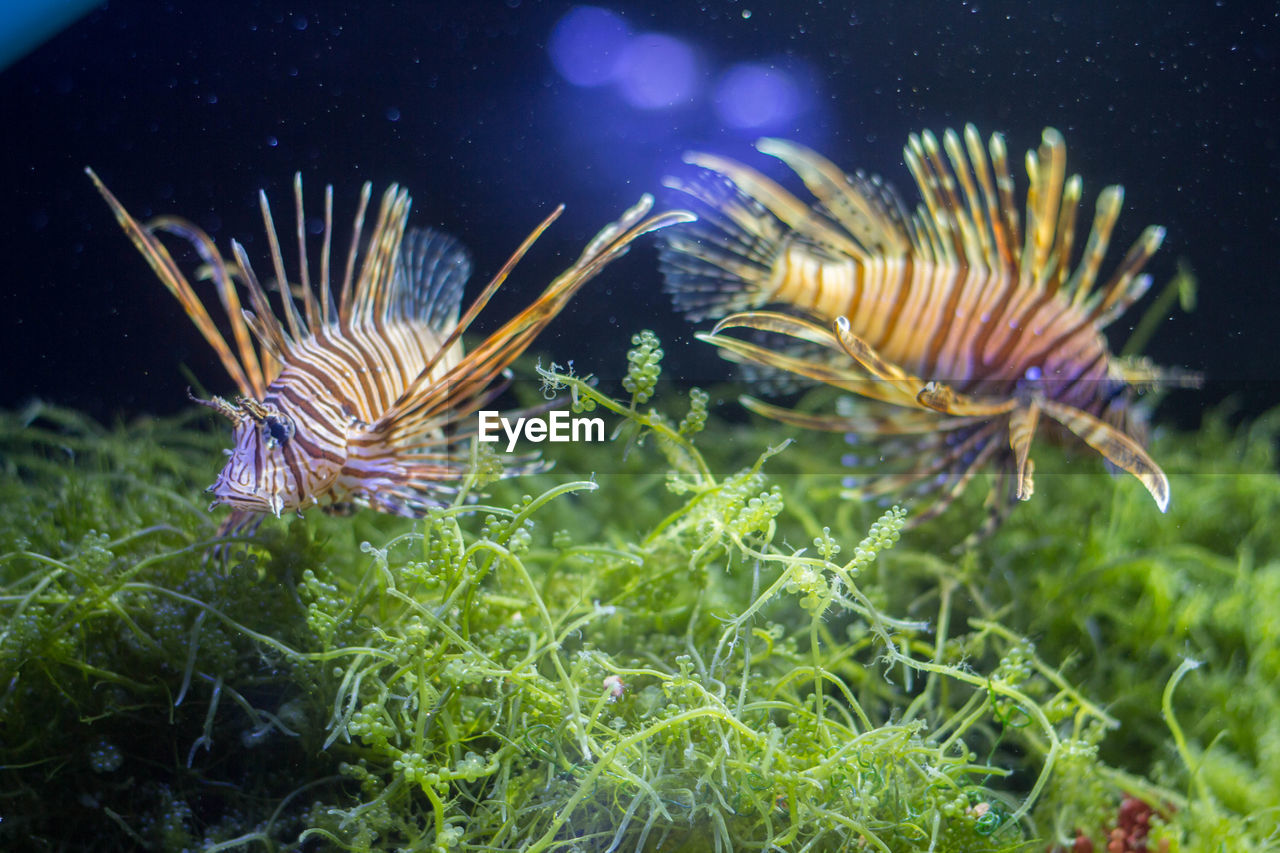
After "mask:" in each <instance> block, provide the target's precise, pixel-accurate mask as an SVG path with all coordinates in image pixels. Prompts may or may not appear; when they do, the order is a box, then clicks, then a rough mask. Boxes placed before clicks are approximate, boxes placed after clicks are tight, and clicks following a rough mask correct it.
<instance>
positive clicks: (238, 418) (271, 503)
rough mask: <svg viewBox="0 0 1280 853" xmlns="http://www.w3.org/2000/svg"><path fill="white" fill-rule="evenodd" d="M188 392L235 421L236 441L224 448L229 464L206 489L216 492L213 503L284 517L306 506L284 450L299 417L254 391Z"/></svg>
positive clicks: (198, 401)
mask: <svg viewBox="0 0 1280 853" xmlns="http://www.w3.org/2000/svg"><path fill="white" fill-rule="evenodd" d="M188 394H189V396H191V399H192V400H193V401H195V402H197V403H199V404H200V405H202V406H207V407H209V408H211V409H213V410H214V411H216V412H217V413H218V414H220V415H223V416H224V417H226V418H227V419H229V420H230V421H231V422H232V423H233V424H234V432H233V439H234V446H233V447H232V448H231V449H230V450H226V451H224V452H225V453H226V454H227V464H226V465H225V466H224V467H223V469H222V473H220V474H219V475H218V479H217V480H216V481H215V482H214V484H213V485H212V486H210V487H209V488H208V489H206V490H205V491H206V492H208V493H210V494H212V495H213V496H214V500H213V503H212V504H210V505H209V508H210V509H213V508H214V507H216V506H221V505H223V504H225V505H227V506H230V507H231V508H233V509H238V510H244V511H247V512H260V513H267V512H269V513H271V514H272V515H274V516H276V517H277V518H279V517H280V513H281V512H283V511H284V510H286V509H298V508H299V507H301V505H302V495H301V489H300V488H299V484H298V482H297V480H296V478H295V477H294V475H293V472H292V471H291V469H290V467H289V465H288V464H287V462H286V460H285V454H284V450H285V447H286V446H287V445H288V444H289V440H290V439H291V438H293V433H294V426H293V420H292V419H291V418H290V417H289V416H288V415H287V414H285V413H284V412H282V411H280V409H279V408H278V407H277V406H275V405H274V404H271V403H261V402H259V401H257V400H254V399H251V398H248V397H240V398H237V400H236V401H235V402H234V403H232V402H229V401H227V400H224V399H223V398H221V397H214V398H213V399H211V400H201V399H199V398H198V397H195V396H194V395H190V392H188Z"/></svg>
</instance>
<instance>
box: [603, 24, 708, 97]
mask: <svg viewBox="0 0 1280 853" xmlns="http://www.w3.org/2000/svg"><path fill="white" fill-rule="evenodd" d="M697 77H698V59H697V56H696V55H695V54H694V52H693V48H691V47H689V45H687V44H685V43H684V42H682V41H680V40H679V39H675V38H672V37H671V36H664V35H660V34H658V33H645V34H642V35H638V36H636V37H635V38H633V39H631V41H629V42H628V43H627V45H626V48H625V49H624V50H623V52H622V57H621V58H620V60H619V62H618V89H619V91H620V92H621V93H622V97H624V98H625V99H626V100H627V103H629V104H631V106H633V107H639V108H640V109H648V110H651V109H660V108H662V107H670V106H674V105H676V104H678V103H681V102H684V101H688V100H690V99H691V98H692V97H693V95H694V93H695V91H696V88H697Z"/></svg>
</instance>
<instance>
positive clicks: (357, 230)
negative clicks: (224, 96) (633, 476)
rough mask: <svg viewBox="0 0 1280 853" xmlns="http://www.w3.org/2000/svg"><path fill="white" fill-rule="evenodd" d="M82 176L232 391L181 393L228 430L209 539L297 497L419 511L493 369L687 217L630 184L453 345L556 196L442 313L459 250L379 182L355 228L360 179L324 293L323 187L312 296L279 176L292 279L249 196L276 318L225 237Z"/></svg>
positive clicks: (485, 401) (296, 505)
mask: <svg viewBox="0 0 1280 853" xmlns="http://www.w3.org/2000/svg"><path fill="white" fill-rule="evenodd" d="M86 171H87V172H88V175H89V177H90V178H91V179H92V180H93V183H94V185H95V186H96V187H97V188H98V191H99V192H100V193H101V194H102V196H103V198H105V199H106V201H107V204H108V205H110V207H111V210H112V212H113V213H114V214H115V217H116V219H117V220H118V221H119V223H120V225H121V226H122V227H123V228H124V230H125V232H126V233H127V234H128V236H129V238H130V240H132V241H133V244H134V245H135V246H136V247H137V248H138V250H139V251H140V252H141V253H142V255H143V256H144V257H145V258H146V260H147V263H148V264H150V266H151V268H152V269H153V270H154V271H155V273H156V274H157V275H158V276H159V278H160V281H161V282H162V283H163V284H164V285H165V287H166V288H168V290H169V292H170V293H172V294H173V295H174V296H176V297H177V299H178V301H179V302H180V303H181V304H182V307H183V309H185V311H186V313H187V316H189V317H190V318H191V320H192V321H193V322H194V323H195V325H196V328H198V329H199V330H200V333H201V334H202V335H203V336H204V338H205V340H206V341H208V342H209V344H210V345H211V346H212V347H213V349H214V350H215V351H216V352H217V354H218V358H219V359H220V360H221V362H222V366H223V367H224V368H225V369H226V371H227V373H228V374H229V375H230V377H231V379H232V381H233V382H234V383H235V385H236V387H237V389H238V390H239V395H238V396H237V397H236V398H235V399H234V400H227V399H224V398H222V397H217V396H215V397H212V398H211V399H208V400H201V399H198V398H196V397H195V396H194V395H192V399H193V400H194V401H195V402H197V403H199V404H200V405H203V406H207V407H209V408H211V409H213V410H214V411H216V412H217V413H218V414H220V415H223V416H224V417H226V418H227V419H228V420H230V421H231V423H232V424H233V425H234V447H233V448H232V449H230V450H228V451H226V453H227V455H228V457H229V459H228V460H227V463H226V466H225V467H224V468H223V469H222V473H221V474H220V475H219V476H218V478H217V481H216V482H215V483H214V484H213V485H212V486H210V487H209V489H208V490H207V491H208V492H210V493H212V494H213V495H214V501H213V503H212V504H211V505H210V509H211V510H212V509H213V508H214V507H216V506H218V505H219V504H226V505H228V506H230V507H231V508H232V513H231V515H230V516H229V517H228V518H227V519H226V520H225V521H224V523H223V525H222V527H221V529H220V532H221V533H223V534H226V533H231V532H242V531H244V530H246V529H252V527H254V526H256V525H257V523H258V522H259V521H260V520H261V519H262V518H263V517H264V516H265V514H266V513H271V514H274V515H275V516H277V517H279V516H280V514H281V513H282V512H284V511H286V510H290V511H297V512H301V511H302V510H303V509H305V508H308V507H312V506H321V507H328V508H334V507H336V506H344V507H345V506H349V505H351V504H355V505H362V506H368V507H371V508H373V509H375V510H379V511H381V512H386V513H391V514H395V515H402V516H420V515H422V514H424V513H425V512H426V510H427V509H428V508H429V507H431V506H433V505H437V504H438V503H440V502H441V497H442V495H443V494H446V493H448V492H449V491H450V490H451V488H453V487H456V484H457V483H458V482H459V481H460V480H462V479H463V478H464V476H465V474H466V470H467V463H466V461H465V460H466V458H467V454H466V453H464V452H461V447H462V445H464V443H465V442H467V441H468V440H469V439H470V437H471V436H472V435H473V434H474V432H475V430H474V427H473V426H468V425H466V423H465V420H466V419H467V418H468V416H470V415H472V414H473V413H475V412H476V411H477V410H479V409H481V408H484V407H485V406H487V405H489V404H490V403H491V402H492V401H493V400H494V399H495V398H496V397H497V396H498V395H499V394H500V393H501V392H502V391H503V389H504V388H505V387H506V384H507V381H506V377H507V376H508V375H509V371H508V370H507V368H508V366H509V365H510V364H511V363H512V362H513V361H514V360H515V359H516V358H517V357H518V356H519V355H520V354H521V353H523V352H524V350H525V348H526V347H528V346H529V345H530V343H532V342H533V340H534V339H535V338H536V337H537V336H538V334H539V333H540V332H541V331H542V330H543V328H544V327H545V326H546V325H547V324H548V323H549V322H550V321H551V320H552V319H553V318H554V317H555V316H556V315H557V314H559V313H560V311H561V310H562V309H563V308H564V307H565V305H566V304H567V303H568V301H569V300H570V298H571V297H572V296H573V295H574V294H575V293H576V292H577V291H578V289H579V288H581V287H582V286H583V285H584V284H586V283H587V282H588V281H589V280H590V279H591V278H592V277H594V276H595V275H596V274H597V273H599V272H600V271H601V270H602V269H603V268H604V267H605V266H606V265H607V264H608V263H609V262H610V261H612V260H614V259H616V258H617V257H618V256H620V255H621V254H623V253H624V252H625V251H626V250H627V248H628V246H629V245H630V244H631V243H632V242H633V241H634V240H635V239H636V238H637V237H639V236H641V235H642V234H645V233H647V232H650V231H654V230H656V229H660V228H664V227H666V226H668V225H671V224H673V223H676V222H681V221H687V220H688V219H689V218H691V217H690V215H689V214H688V213H686V212H684V211H670V212H666V213H662V214H657V215H653V216H648V214H649V211H650V208H651V207H652V202H653V200H652V197H651V196H649V195H645V196H643V197H642V198H641V200H640V202H639V203H638V204H636V205H635V206H634V207H632V208H631V209H630V210H628V211H626V213H624V214H623V215H622V217H621V218H620V219H619V220H618V221H616V222H614V223H612V224H610V225H608V226H606V227H605V228H604V229H603V230H602V231H601V232H600V233H599V234H597V235H596V237H595V238H594V239H592V240H591V241H590V243H589V244H588V245H587V247H586V249H585V250H584V251H583V253H582V255H581V257H579V258H578V260H577V261H576V262H575V263H574V264H573V265H572V266H571V267H569V268H568V269H567V270H565V271H564V272H563V273H562V274H561V275H560V276H559V277H557V278H556V279H555V280H554V281H552V282H551V284H550V285H548V286H547V288H546V289H545V290H544V291H543V292H542V294H541V295H540V296H539V297H538V298H537V299H536V300H534V302H533V303H532V304H531V305H529V306H528V307H527V308H525V309H524V310H523V311H521V312H520V313H519V314H517V315H516V316H515V317H514V318H512V319H511V320H509V321H508V322H507V323H505V324H504V325H503V326H502V327H501V328H499V329H498V330H497V331H495V332H493V333H492V334H491V335H489V336H488V337H487V338H485V339H484V341H482V342H481V343H480V344H479V345H478V346H476V347H475V348H474V349H472V350H470V351H468V352H464V350H463V343H462V335H463V333H465V332H466V331H467V329H468V328H469V327H470V326H471V324H472V322H473V321H474V320H475V319H476V317H477V315H479V313H480V312H481V310H482V309H483V308H484V307H485V304H486V303H487V302H488V301H489V299H490V298H491V297H492V296H493V294H494V292H495V291H496V290H497V289H498V287H499V286H500V285H501V284H502V282H503V281H504V280H505V279H506V278H507V276H508V274H509V273H510V272H511V270H512V268H513V267H514V266H515V264H516V263H517V262H518V261H519V260H520V258H521V257H522V256H523V255H524V254H525V252H526V251H528V249H529V248H530V246H531V245H532V244H533V242H534V241H535V240H536V239H537V238H538V237H539V236H540V235H541V234H542V233H543V231H545V230H546V229H547V228H548V227H549V226H550V225H551V223H552V222H553V221H554V220H555V219H556V218H557V217H558V216H559V215H560V213H561V211H562V210H563V205H562V206H560V207H559V208H557V209H556V210H555V211H554V212H552V213H551V215H550V216H548V217H547V218H546V219H545V220H544V221H543V222H542V223H541V224H540V225H538V227H537V228H536V229H534V231H533V232H532V233H531V234H530V235H529V236H528V237H527V238H526V239H525V241H524V242H523V243H522V244H521V245H520V246H519V248H517V249H516V251H515V253H514V254H513V255H512V256H511V258H510V259H509V260H508V261H507V262H506V264H505V265H503V267H502V268H501V269H500V270H499V271H498V273H497V275H495V276H494V278H493V280H492V281H490V282H489V284H488V286H487V287H485V289H484V290H483V292H481V293H480V295H479V296H478V297H477V298H476V299H475V301H474V302H472V303H471V305H470V307H469V308H468V309H467V310H466V312H465V313H462V314H461V316H459V315H460V307H461V301H462V292H463V287H464V285H465V283H466V281H467V278H468V276H469V275H470V270H471V260H470V256H469V254H468V252H467V250H466V249H465V248H463V246H462V245H461V244H460V243H459V242H458V241H457V240H455V239H454V238H453V237H450V236H448V235H446V234H444V233H441V232H439V231H435V230H433V229H429V228H428V229H422V228H407V227H406V226H407V222H408V215H409V206H410V198H409V194H408V193H407V192H406V191H405V190H403V189H401V188H400V187H399V186H397V185H395V184H393V185H391V186H390V187H389V188H388V189H387V191H386V192H385V193H384V195H383V196H382V203H381V207H380V208H379V210H378V213H377V219H376V222H375V224H374V226H373V229H372V231H371V232H370V233H369V234H368V237H367V239H366V237H365V236H364V232H365V228H364V225H365V215H366V213H367V211H368V207H369V200H370V195H371V186H370V184H368V183H366V184H365V185H364V189H363V192H362V193H361V196H360V201H359V206H358V209H357V212H356V216H355V222H354V225H353V228H352V237H351V244H350V248H349V249H348V251H347V256H346V262H345V267H344V268H343V272H342V279H341V285H340V288H339V289H338V290H337V294H336V297H335V288H334V286H333V285H332V284H331V278H333V273H334V270H333V269H332V267H333V263H334V260H335V259H334V258H333V245H332V244H333V232H334V224H333V188H332V187H331V186H330V187H327V188H326V190H325V197H324V229H323V237H322V243H321V246H320V253H319V270H318V276H317V279H318V293H317V289H316V287H315V286H314V284H313V279H312V269H311V267H310V264H309V260H308V255H309V249H308V246H307V241H306V234H305V228H306V225H305V216H304V208H303V199H302V179H301V175H296V176H295V178H294V185H293V189H294V208H295V217H296V222H297V245H298V270H297V276H298V277H297V279H296V280H294V281H291V280H290V279H289V278H288V277H287V276H286V272H285V264H284V259H283V252H282V251H281V248H280V238H279V237H278V235H277V233H276V228H275V224H274V221H273V217H272V213H271V207H270V205H269V204H268V202H267V197H266V194H265V193H259V206H260V207H261V210H262V218H263V222H264V224H265V228H266V236H267V242H268V245H269V246H270V252H271V264H272V268H273V271H274V275H275V282H276V286H277V287H278V289H279V290H280V294H281V295H280V301H281V303H282V304H283V309H284V321H283V322H282V321H281V320H280V319H279V317H277V315H276V314H275V312H274V311H273V310H272V307H271V304H270V302H269V299H268V295H267V291H266V289H265V288H264V287H263V284H262V283H261V281H260V280H259V278H258V276H257V275H256V274H255V272H254V270H253V267H252V266H251V265H250V263H249V259H248V257H247V255H246V253H245V251H244V248H243V247H242V246H241V245H240V244H239V243H238V242H236V241H234V240H233V241H232V242H231V251H232V254H233V256H234V261H228V260H227V259H225V258H224V257H223V255H222V254H221V253H220V252H219V250H218V248H217V246H216V245H215V244H214V241H213V240H212V239H211V238H210V237H209V236H208V234H206V233H205V232H204V231H202V230H201V229H200V228H199V227H197V226H196V225H194V224H193V223H191V222H189V221H187V220H184V219H179V218H175V217H169V216H161V217H157V218H155V219H152V220H150V221H149V222H146V223H140V222H138V221H137V220H136V219H135V218H134V217H133V216H131V215H130V214H129V213H128V211H126V210H125V208H124V207H123V206H122V205H121V204H120V202H119V201H118V200H117V199H116V197H115V196H114V195H112V194H111V192H110V191H109V190H108V189H107V188H106V187H105V186H104V185H103V183H102V181H100V180H99V179H98V177H97V175H95V174H94V173H93V171H92V170H91V169H87V170H86ZM646 216H648V218H646ZM160 234H171V235H176V236H178V237H181V238H184V239H185V240H186V241H188V242H189V243H190V244H191V245H192V246H193V247H194V249H195V251H196V253H197V254H198V255H199V257H200V258H201V260H202V261H203V267H202V270H203V271H204V273H205V274H207V276H208V277H211V278H212V279H213V283H214V285H215V287H216V291H217V295H218V299H219V301H220V302H221V304H222V307H223V309H224V310H225V312H226V314H227V315H228V317H229V320H230V330H231V334H232V340H233V341H234V346H233V345H231V344H228V342H227V340H226V338H224V337H223V335H222V333H221V332H220V331H219V329H218V327H217V325H216V324H215V323H214V321H213V319H212V317H211V316H210V314H209V311H208V310H207V308H206V306H205V304H204V302H203V301H202V300H201V298H200V296H198V295H197V294H196V292H195V289H194V288H193V287H192V285H191V283H190V282H189V281H188V279H187V277H186V276H185V275H184V274H183V272H182V271H181V270H180V269H179V267H178V265H177V264H176V263H175V262H174V259H173V257H172V256H171V255H170V253H169V251H168V249H167V248H166V247H165V246H164V245H163V244H162V243H161V242H160V240H159V238H158V237H159V235H160ZM236 281H238V282H239V283H240V284H241V285H242V286H243V288H244V290H245V291H246V292H247V296H248V308H245V307H242V303H241V299H240V296H239V293H238V290H237V285H236ZM335 299H336V301H335ZM298 302H301V310H299V307H298V304H297V303H298ZM188 394H190V392H188ZM515 470H516V471H518V470H520V468H519V466H517V468H516V469H515Z"/></svg>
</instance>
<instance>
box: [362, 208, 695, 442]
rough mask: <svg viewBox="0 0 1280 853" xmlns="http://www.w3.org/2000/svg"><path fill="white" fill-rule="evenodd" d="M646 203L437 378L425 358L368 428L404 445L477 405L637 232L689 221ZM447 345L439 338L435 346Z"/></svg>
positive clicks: (476, 307)
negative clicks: (401, 391) (414, 375)
mask: <svg viewBox="0 0 1280 853" xmlns="http://www.w3.org/2000/svg"><path fill="white" fill-rule="evenodd" d="M652 206H653V198H652V196H649V195H647V194H646V195H645V196H643V197H642V198H641V199H640V201H639V202H638V203H636V204H635V205H634V206H633V207H632V208H630V209H629V210H628V211H626V212H625V213H624V214H623V216H622V217H621V218H620V219H619V220H618V221H617V222H614V223H611V224H610V225H608V226H606V227H605V228H604V229H602V230H601V231H600V233H599V234H597V235H596V236H595V238H593V239H592V240H591V241H590V243H589V244H588V245H587V247H586V248H585V249H584V250H583V253H582V255H581V256H579V258H578V260H577V261H576V262H575V263H574V264H573V266H571V267H570V268H569V269H567V270H566V271H565V272H563V273H561V274H560V275H559V276H558V277H557V278H556V279H555V280H554V281H552V282H551V284H549V285H548V286H547V288H546V289H545V290H544V291H543V292H542V294H541V295H540V296H539V297H538V298H537V299H536V300H535V301H534V302H533V304H531V305H530V306H529V307H527V308H525V309H524V310H523V311H521V312H520V313H519V314H518V315H516V316H515V317H513V318H512V319H511V320H509V321H507V322H506V323H505V324H503V326H502V327H501V328H499V329H498V330H497V331H495V332H494V333H492V334H491V335H489V336H488V337H487V338H486V339H485V340H484V341H483V342H482V343H481V344H480V345H479V346H478V347H476V348H475V349H473V350H472V351H471V352H469V353H467V355H466V356H465V357H464V358H462V359H461V360H460V361H459V362H458V363H457V364H456V365H455V366H454V367H453V368H452V369H450V370H449V371H447V372H446V373H445V374H444V375H443V376H440V377H438V378H434V377H432V376H431V372H432V370H433V368H434V367H435V364H436V360H435V359H433V360H432V361H431V362H430V363H428V365H427V366H426V367H425V368H424V369H423V370H422V372H421V373H420V374H419V375H418V377H417V378H416V379H415V380H414V381H413V382H412V383H410V385H409V387H408V388H407V390H406V391H405V392H404V394H402V395H401V397H400V398H399V399H398V400H397V401H396V402H395V403H394V404H393V405H392V406H391V407H390V409H389V410H388V411H387V412H386V413H385V414H384V415H383V417H382V418H380V419H379V421H378V422H377V423H376V424H374V425H373V426H372V428H371V432H375V433H381V434H384V435H385V436H386V438H387V440H389V441H391V442H392V443H393V444H395V445H397V446H399V445H402V444H404V445H411V444H413V443H414V442H416V441H417V440H419V438H420V437H421V436H423V435H424V434H430V433H432V432H434V431H435V430H438V429H439V428H440V426H441V419H442V418H443V417H445V416H446V415H447V416H448V417H450V418H451V419H457V418H459V417H464V416H466V415H469V414H471V413H473V412H475V411H476V410H477V409H478V408H480V407H481V406H482V405H483V404H484V403H485V402H487V401H488V400H489V399H490V388H491V387H492V384H493V382H494V380H496V379H497V378H498V377H499V376H500V374H501V373H502V372H503V371H504V370H505V369H506V368H507V367H508V366H509V365H510V364H511V362H513V361H515V359H516V358H518V357H519V356H520V355H521V353H523V352H524V351H525V349H526V348H527V347H528V346H529V345H530V344H531V343H532V342H533V340H534V338H536V337H537V336H538V334H539V333H541V331H542V330H543V329H544V328H545V327H546V325H547V324H548V323H550V322H551V320H552V319H554V318H555V316H556V315H557V314H559V313H560V311H561V310H562V309H563V308H564V307H565V305H566V304H568V302H569V300H570V299H571V298H572V297H573V295H574V294H575V293H577V291H578V290H579V289H580V288H581V287H582V286H583V285H584V284H586V283H587V282H588V281H590V280H591V279H592V278H594V277H595V276H596V275H597V274H598V273H599V272H600V271H601V270H602V269H604V267H605V266H607V265H608V264H609V263H611V262H612V261H614V260H616V259H617V258H618V257H620V256H621V255H622V254H624V253H625V252H626V251H627V249H628V248H629V247H630V246H631V244H632V243H633V242H634V241H635V240H636V239H638V238H639V237H641V236H643V235H644V234H647V233H649V232H651V231H656V230H659V229H662V228H666V227H668V226H671V225H675V224H677V223H681V222H691V221H693V218H694V217H693V215H692V214H691V213H689V212H687V211H684V210H671V211H666V212H664V213H659V214H656V215H652V216H649V215H648V214H649V211H650V210H651V208H652ZM558 214H559V210H557V211H556V212H555V213H553V214H552V215H551V216H550V217H548V218H547V220H545V221H544V222H543V223H542V224H541V225H540V226H539V227H538V228H537V229H535V230H534V232H533V233H532V234H530V235H529V237H528V238H526V240H525V242H524V243H523V244H522V245H521V246H520V248H519V249H518V250H517V251H516V253H515V254H514V255H513V256H512V257H511V259H510V260H509V261H508V262H507V263H506V264H505V265H504V266H503V268H502V269H501V270H500V271H499V273H498V275H497V276H495V277H494V280H493V281H492V282H490V284H489V285H488V287H486V288H485V291H484V292H483V293H482V294H481V295H480V297H478V298H477V300H476V302H475V303H473V304H472V305H471V307H470V308H469V309H468V311H467V313H466V315H464V317H463V318H462V319H461V320H460V321H459V323H458V326H457V328H456V329H455V330H454V333H453V335H451V337H450V338H449V339H448V341H449V342H451V341H452V340H455V339H456V336H457V335H460V334H461V333H462V330H463V329H465V328H466V327H467V326H468V325H469V324H470V323H471V321H472V320H473V319H474V317H475V316H476V315H477V314H478V313H479V311H480V309H481V308H483V307H484V304H485V303H486V302H487V301H488V299H489V298H490V297H491V296H492V295H493V292H494V291H496V290H497V288H498V286H499V285H501V283H502V282H503V280H505V279H506V277H507V275H508V274H509V273H510V271H511V269H512V267H514V266H515V264H516V262H517V261H518V260H519V259H520V258H521V257H522V256H523V255H524V253H525V251H527V250H528V248H529V247H530V246H531V245H532V243H533V241H534V240H536V239H537V237H538V235H540V234H541V233H542V231H543V230H545V229H546V228H547V226H549V225H550V224H551V222H552V221H553V220H554V219H555V217H556V216H557V215H558ZM448 346H449V343H448V342H447V343H446V344H445V346H443V347H442V351H443V350H444V349H447V348H448Z"/></svg>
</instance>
